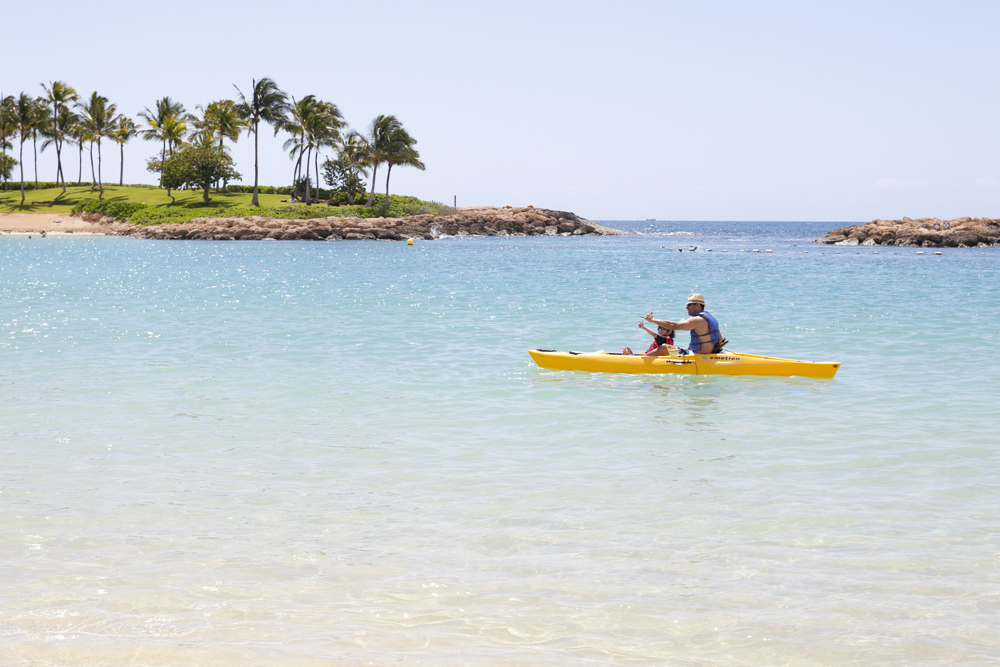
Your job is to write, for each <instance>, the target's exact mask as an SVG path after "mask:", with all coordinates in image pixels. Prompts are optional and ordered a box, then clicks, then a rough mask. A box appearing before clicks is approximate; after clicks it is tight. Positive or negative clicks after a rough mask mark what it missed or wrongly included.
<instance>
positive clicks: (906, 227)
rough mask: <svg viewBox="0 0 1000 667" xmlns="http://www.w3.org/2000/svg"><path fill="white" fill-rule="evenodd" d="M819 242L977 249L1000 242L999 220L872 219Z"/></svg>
mask: <svg viewBox="0 0 1000 667" xmlns="http://www.w3.org/2000/svg"><path fill="white" fill-rule="evenodd" d="M816 242H817V243H829V244H833V245H867V246H873V245H890V246H906V247H911V248H944V247H948V248H978V247H986V246H993V245H997V244H998V243H1000V220H992V219H990V218H958V219H957V220H939V219H938V218H917V219H915V220H911V219H910V218H903V219H902V220H872V221H871V222H869V223H868V224H867V225H852V226H850V227H841V228H840V229H835V230H833V231H832V232H828V233H827V234H826V235H825V236H823V237H822V238H819V239H816Z"/></svg>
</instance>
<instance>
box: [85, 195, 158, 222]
mask: <svg viewBox="0 0 1000 667" xmlns="http://www.w3.org/2000/svg"><path fill="white" fill-rule="evenodd" d="M148 208H149V207H148V206H146V205H145V204H140V203H138V202H127V201H115V200H113V199H84V200H83V201H82V202H80V203H79V204H77V205H76V206H74V207H73V211H72V212H73V213H97V214H100V215H108V216H111V217H112V218H116V219H118V220H122V221H124V220H129V219H130V218H131V217H132V216H133V215H135V214H136V213H137V212H138V211H141V210H143V209H148Z"/></svg>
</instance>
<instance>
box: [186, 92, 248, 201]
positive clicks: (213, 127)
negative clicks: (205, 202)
mask: <svg viewBox="0 0 1000 667" xmlns="http://www.w3.org/2000/svg"><path fill="white" fill-rule="evenodd" d="M195 108H196V109H198V110H199V111H201V116H202V117H201V120H196V121H195V122H194V126H195V127H196V128H197V129H198V130H199V131H200V132H209V133H210V134H211V136H213V137H214V136H218V137H219V148H223V147H224V146H223V140H224V139H229V140H230V141H232V142H233V143H235V142H237V141H239V138H240V132H242V131H243V130H244V129H245V128H246V127H247V123H246V121H244V120H243V119H241V118H240V115H239V113H238V112H237V111H236V102H234V101H232V100H219V101H217V102H212V103H210V104H209V105H208V106H207V107H204V108H202V107H200V106H199V107H195ZM222 191H223V192H225V191H226V182H225V181H223V183H222Z"/></svg>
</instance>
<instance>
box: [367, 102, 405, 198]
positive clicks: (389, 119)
mask: <svg viewBox="0 0 1000 667" xmlns="http://www.w3.org/2000/svg"><path fill="white" fill-rule="evenodd" d="M402 127H403V126H402V124H401V123H400V122H399V120H397V119H396V117H395V116H385V115H382V116H376V117H375V118H374V119H372V122H371V125H369V126H368V135H367V136H366V137H365V139H366V141H367V142H368V146H369V156H368V163H369V164H370V165H371V167H372V191H371V192H370V193H369V194H368V203H367V204H365V206H368V207H371V205H372V202H373V201H374V200H375V175H376V174H377V173H378V166H379V165H380V164H382V163H383V162H385V161H386V159H387V156H388V155H389V154H390V153H391V151H392V142H393V134H394V133H395V132H396V130H397V129H401V128H402ZM386 204H388V202H386Z"/></svg>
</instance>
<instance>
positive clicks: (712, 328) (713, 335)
mask: <svg viewBox="0 0 1000 667" xmlns="http://www.w3.org/2000/svg"><path fill="white" fill-rule="evenodd" d="M694 317H704V318H705V321H706V322H708V333H707V334H697V333H695V332H694V329H692V330H691V348H690V349H691V351H692V352H694V353H696V354H712V352H713V351H714V350H715V346H716V345H718V344H719V342H720V341H721V340H722V333H721V332H720V331H719V321H718V320H717V319H715V315H713V314H712V313H710V312H708V311H707V310H703V311H701V312H700V313H695V314H694ZM703 343H704V345H705V351H704V352H702V351H701V346H702V344H703ZM709 343H711V345H710V344H709Z"/></svg>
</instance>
